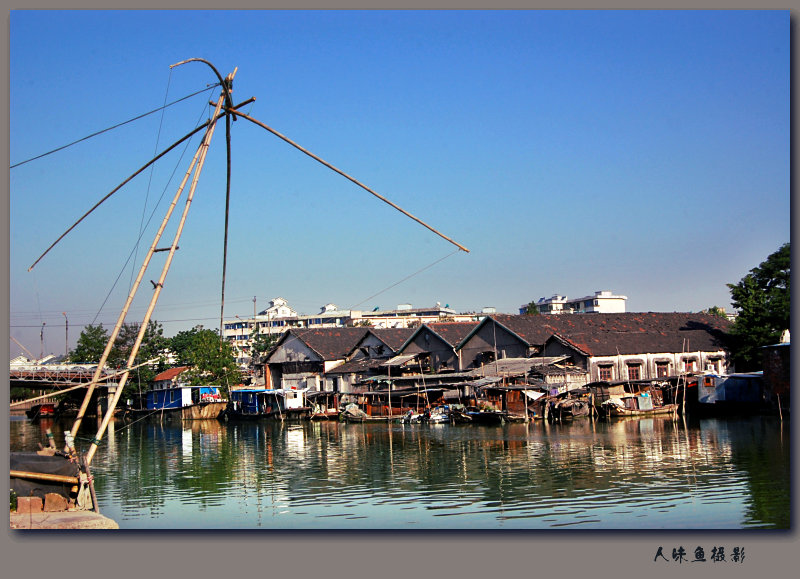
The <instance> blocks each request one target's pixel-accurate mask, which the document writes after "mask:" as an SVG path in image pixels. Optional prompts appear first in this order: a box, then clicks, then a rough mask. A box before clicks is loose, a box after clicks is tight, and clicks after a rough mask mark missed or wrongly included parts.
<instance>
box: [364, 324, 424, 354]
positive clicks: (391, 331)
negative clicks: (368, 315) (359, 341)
mask: <svg viewBox="0 0 800 579" xmlns="http://www.w3.org/2000/svg"><path fill="white" fill-rule="evenodd" d="M414 330H415V328H372V330H371V331H372V333H373V334H375V335H376V336H378V338H380V339H381V340H382V341H383V342H384V343H385V344H386V345H387V346H389V347H390V348H391V349H392V351H393V352H397V350H399V349H400V346H402V345H403V344H405V343H406V340H408V338H410V337H411V334H413V333H414Z"/></svg>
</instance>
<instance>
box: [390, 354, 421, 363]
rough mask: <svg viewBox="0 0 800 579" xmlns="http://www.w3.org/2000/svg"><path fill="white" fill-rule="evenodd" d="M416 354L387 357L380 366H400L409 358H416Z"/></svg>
mask: <svg viewBox="0 0 800 579" xmlns="http://www.w3.org/2000/svg"><path fill="white" fill-rule="evenodd" d="M417 356H418V354H407V355H404V356H395V357H394V358H389V359H388V360H387V361H386V362H384V363H383V364H381V366H402V365H403V364H405V363H406V362H408V361H409V360H413V359H414V358H416V357H417Z"/></svg>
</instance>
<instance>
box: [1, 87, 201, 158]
mask: <svg viewBox="0 0 800 579" xmlns="http://www.w3.org/2000/svg"><path fill="white" fill-rule="evenodd" d="M170 73H171V71H170ZM213 86H216V85H213ZM208 88H209V87H206V88H204V89H203V90H199V91H197V92H193V93H192V94H190V95H186V96H185V97H182V98H179V99H178V100H176V101H173V102H171V103H169V104H167V105H164V106H161V107H158V108H157V109H153V110H152V111H148V112H146V113H144V114H141V115H139V116H136V117H133V118H132V119H128V120H127V121H123V122H121V123H119V124H116V125H114V126H113V127H108V128H107V129H103V130H102V131H97V132H96V133H92V134H91V135H87V136H85V137H83V138H81V139H78V140H77V141H72V142H71V143H67V144H66V145H62V146H61V147H58V148H57V149H53V150H52V151H48V152H47V153H42V154H41V155H37V156H36V157H31V158H30V159H27V160H25V161H20V162H19V163H16V164H14V165H11V166H10V167H9V169H13V168H15V167H19V166H20V165H24V164H25V163H30V162H31V161H35V160H36V159H41V158H42V157H46V156H47V155H52V154H53V153H57V152H58V151H61V150H63V149H66V148H67V147H71V146H72V145H77V144H78V143H80V142H82V141H86V140H87V139H91V138H92V137H96V136H97V135H101V134H103V133H107V132H108V131H112V130H114V129H117V128H119V127H121V126H123V125H127V124H128V123H132V122H133V121H138V120H139V119H142V118H144V117H146V116H148V115H152V114H153V113H157V112H158V111H160V110H162V109H165V108H167V107H171V106H172V105H175V104H178V103H179V102H181V101H185V100H186V99H188V98H191V97H193V96H196V95H199V94H200V93H203V92H205V91H207V90H208Z"/></svg>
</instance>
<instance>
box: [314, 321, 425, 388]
mask: <svg viewBox="0 0 800 579" xmlns="http://www.w3.org/2000/svg"><path fill="white" fill-rule="evenodd" d="M414 331H415V330H414V329H412V328H370V329H369V330H368V331H366V333H365V334H364V336H363V337H362V338H361V339H360V340H359V341H358V342H356V344H355V345H354V346H353V347H352V348H351V350H350V351H349V352H348V353H347V355H346V360H345V362H344V363H343V364H341V365H338V366H335V367H333V368H331V369H330V370H328V371H327V372H326V373H325V376H324V379H325V382H326V383H330V384H331V388H330V390H332V391H335V392H340V393H343V394H345V393H351V392H353V387H354V384H356V383H357V382H359V381H362V380H364V379H365V378H368V377H370V376H375V375H379V374H383V373H386V371H387V370H386V369H385V367H384V366H383V365H384V364H385V363H386V362H387V361H389V359H391V358H392V357H393V356H394V354H395V352H397V350H399V349H400V347H402V345H403V344H404V343H405V342H406V340H407V339H408V338H409V337H410V336H411V334H413V333H414Z"/></svg>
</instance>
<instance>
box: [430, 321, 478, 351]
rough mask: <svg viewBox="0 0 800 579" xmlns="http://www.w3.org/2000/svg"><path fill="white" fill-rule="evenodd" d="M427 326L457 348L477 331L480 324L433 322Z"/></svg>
mask: <svg viewBox="0 0 800 579" xmlns="http://www.w3.org/2000/svg"><path fill="white" fill-rule="evenodd" d="M425 325H426V326H427V327H428V328H430V329H431V330H433V331H434V332H435V333H436V334H437V335H438V336H440V337H441V338H442V339H444V340H445V341H446V342H447V343H448V344H450V345H451V346H453V347H456V346H458V345H459V344H460V343H461V341H462V340H463V339H464V338H466V337H467V336H468V335H469V333H470V332H471V331H472V330H474V329H475V326H477V325H478V322H432V323H430V324H425Z"/></svg>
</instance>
